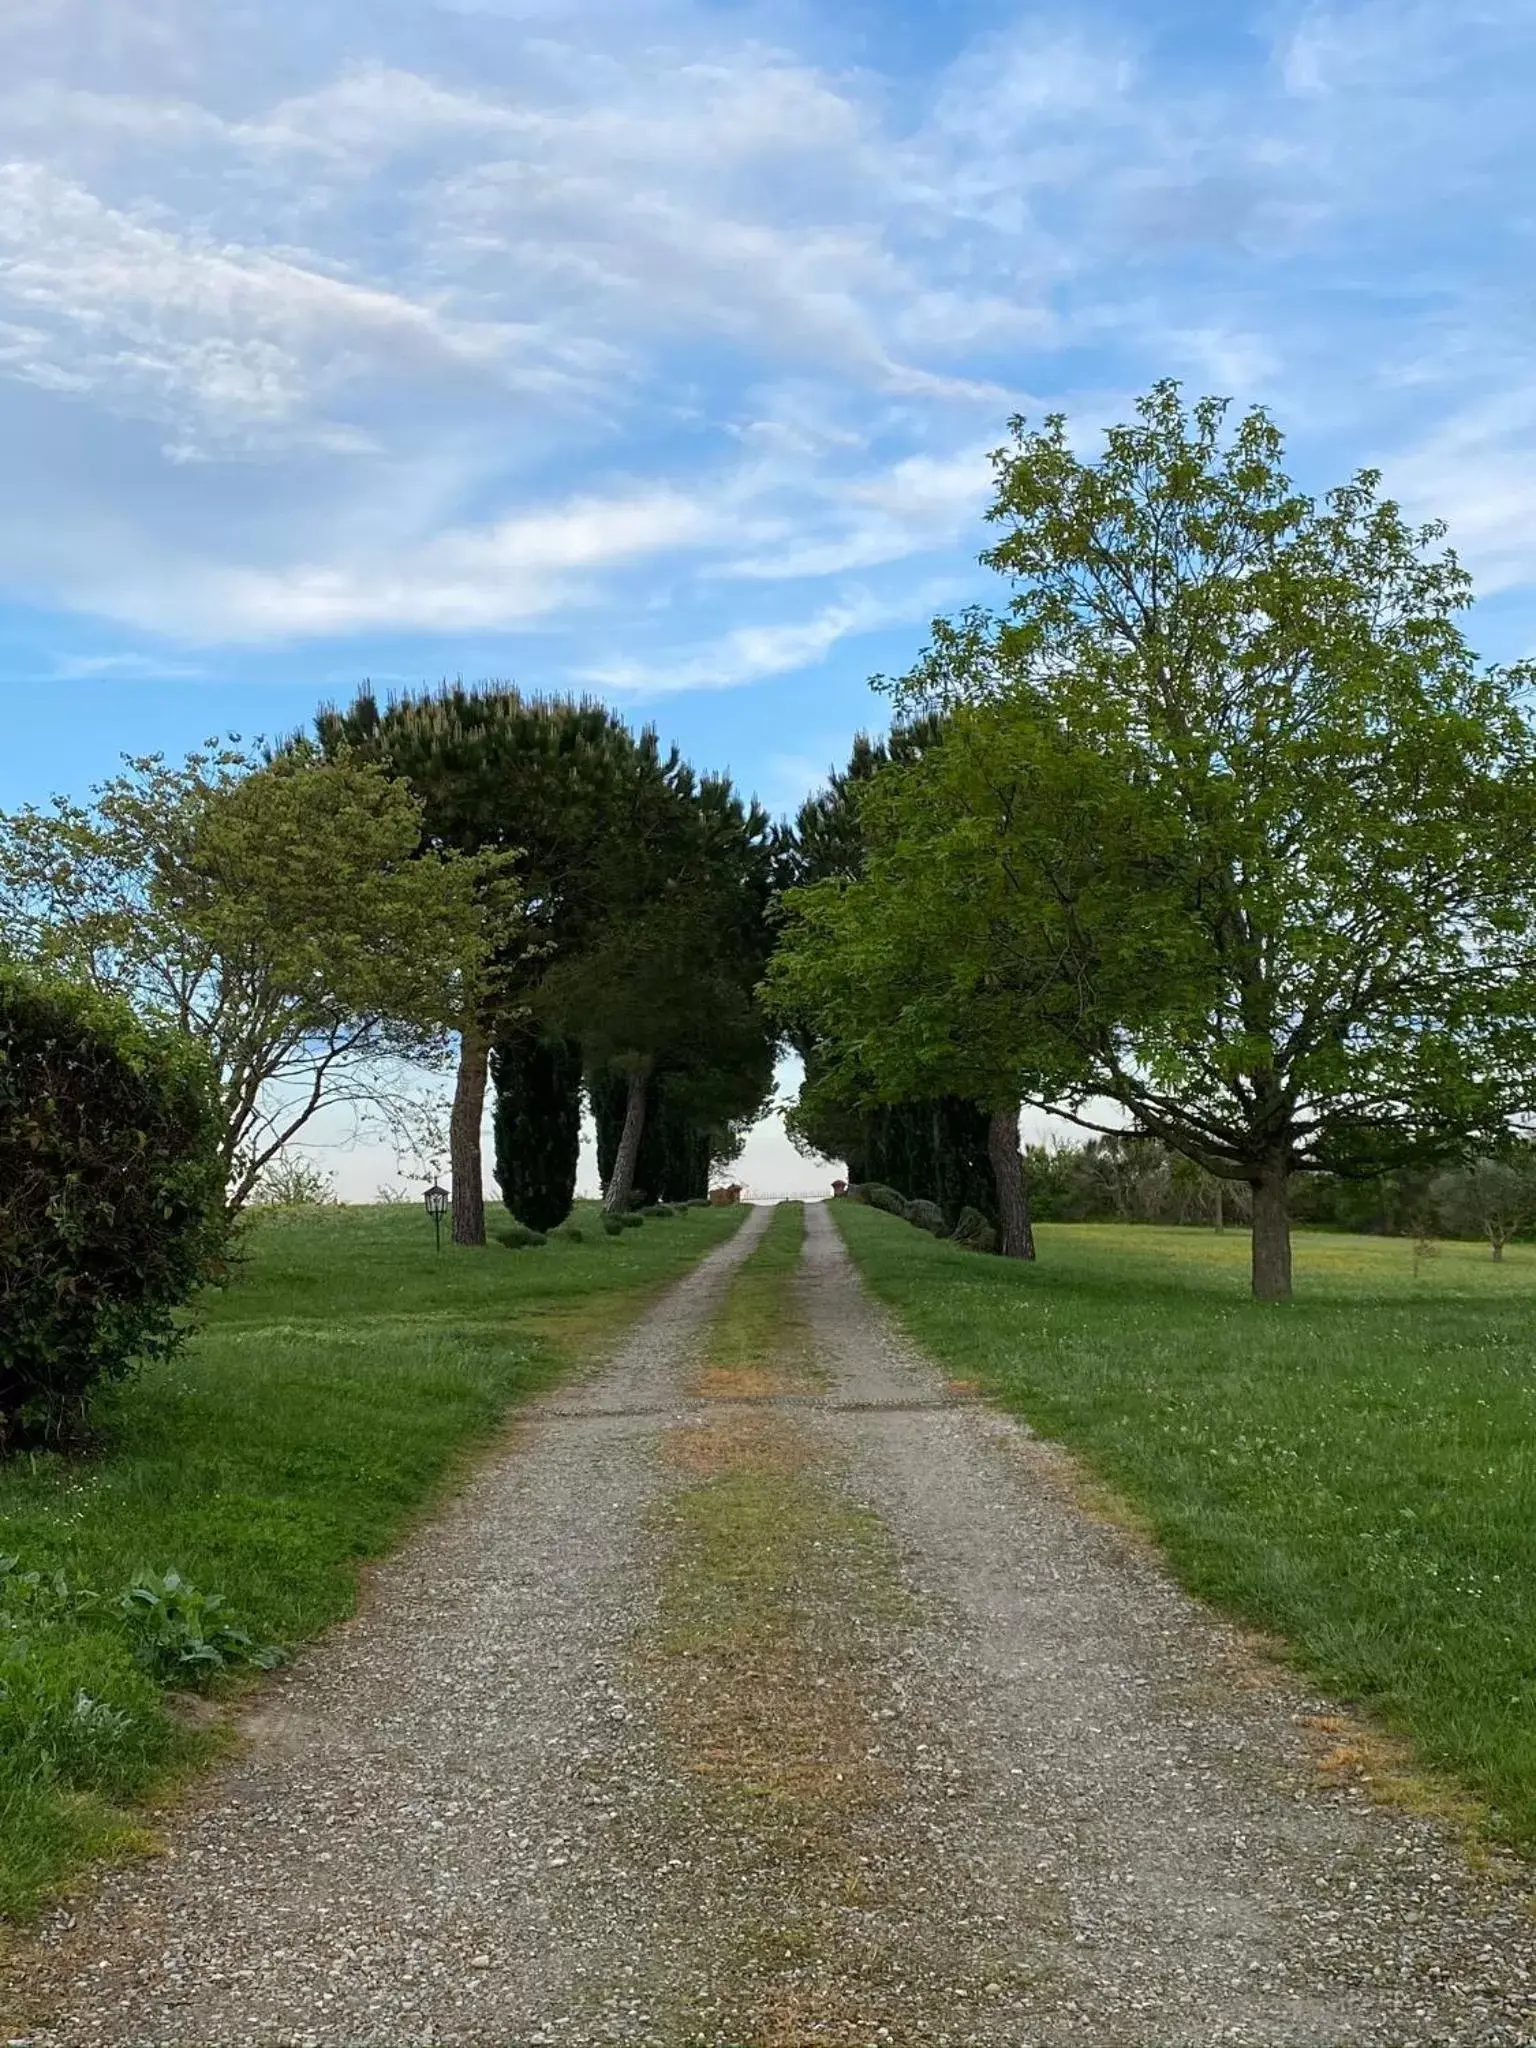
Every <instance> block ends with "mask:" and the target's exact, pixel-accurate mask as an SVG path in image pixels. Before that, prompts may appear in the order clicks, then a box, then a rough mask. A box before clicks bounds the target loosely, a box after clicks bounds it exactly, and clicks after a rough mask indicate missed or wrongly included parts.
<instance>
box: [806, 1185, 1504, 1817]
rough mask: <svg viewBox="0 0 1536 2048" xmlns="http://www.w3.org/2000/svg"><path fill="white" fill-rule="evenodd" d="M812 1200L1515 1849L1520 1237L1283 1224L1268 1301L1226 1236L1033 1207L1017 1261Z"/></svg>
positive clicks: (1001, 1388) (996, 1382) (973, 1368)
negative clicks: (1487, 1241)
mask: <svg viewBox="0 0 1536 2048" xmlns="http://www.w3.org/2000/svg"><path fill="white" fill-rule="evenodd" d="M834 1213H835V1215H836V1219H837V1223H838V1227H839V1228H840V1230H841V1231H842V1233H843V1236H844V1238H845V1240H846V1241H847V1243H848V1246H849V1249H850V1250H851V1252H852V1254H853V1256H854V1258H855V1260H856V1261H857V1263H858V1265H859V1267H860V1269H861V1270H862V1272H863V1273H864V1276H865V1278H866V1280H867V1281H868V1283H869V1285H870V1286H871V1288H872V1289H873V1291H874V1292H875V1294H876V1295H878V1296H879V1298H880V1299H881V1300H883V1301H884V1302H886V1303H887V1304H888V1305H889V1306H890V1307H891V1308H892V1309H893V1310H894V1311H895V1312H896V1313H897V1315H898V1316H899V1317H900V1319H901V1320H902V1322H903V1323H904V1324H905V1325H906V1327H907V1328H908V1329H909V1330H910V1331H911V1333H912V1334H913V1336H914V1337H916V1338H917V1339H918V1340H919V1342H921V1343H922V1344H923V1345H924V1346H925V1348H926V1349H927V1350H928V1351H929V1352H930V1354H931V1355H932V1356H933V1357H935V1358H936V1359H937V1360H938V1361H939V1362H940V1363H941V1364H943V1365H944V1366H945V1367H946V1368H947V1370H948V1371H949V1372H950V1373H951V1374H953V1375H954V1376H955V1377H957V1378H964V1379H973V1380H976V1381H979V1382H980V1384H981V1385H982V1386H983V1387H984V1388H985V1389H986V1390H987V1391H988V1392H989V1393H991V1394H993V1395H994V1396H996V1397H997V1398H999V1399H1000V1400H1001V1401H1002V1402H1003V1403H1004V1404H1005V1405H1007V1406H1008V1407H1010V1408H1013V1409H1015V1410H1016V1411H1018V1412H1019V1413H1021V1414H1022V1415H1024V1416H1025V1417H1026V1418H1027V1419H1028V1420H1029V1422H1030V1423H1032V1424H1033V1425H1034V1426H1035V1428H1036V1429H1038V1430H1040V1431H1041V1432H1042V1433H1044V1434H1045V1435H1047V1436H1049V1437H1053V1438H1056V1439H1058V1440H1059V1441H1061V1442H1062V1443H1064V1444H1066V1445H1067V1446H1068V1447H1069V1448H1070V1449H1072V1450H1073V1451H1076V1452H1079V1453H1081V1454H1083V1455H1084V1457H1085V1458H1086V1459H1087V1461H1088V1462H1089V1464H1090V1466H1091V1468H1092V1470H1093V1471H1094V1472H1095V1473H1096V1474H1097V1475H1098V1477H1099V1478H1100V1479H1101V1480H1103V1481H1107V1482H1108V1483H1109V1484H1110V1485H1111V1486H1112V1487H1114V1488H1115V1489H1116V1490H1117V1491H1118V1492H1119V1493H1121V1494H1123V1495H1124V1496H1125V1497H1126V1498H1127V1500H1128V1501H1129V1502H1130V1504H1131V1506H1132V1507H1133V1508H1134V1509H1135V1510H1137V1511H1138V1512H1139V1513H1140V1515H1142V1516H1144V1517H1145V1520H1146V1523H1147V1524H1148V1526H1149V1527H1150V1529H1151V1531H1152V1533H1153V1534H1154V1535H1155V1537H1156V1539H1157V1540H1158V1542H1159V1543H1160V1544H1161V1546H1162V1547H1163V1549H1164V1551H1165V1552H1166V1554H1167V1556H1168V1557H1169V1559H1170V1560H1171V1562H1172V1564H1173V1565H1174V1567H1175V1569H1176V1570H1177V1571H1178V1573H1179V1574H1180V1576H1181V1577H1182V1579H1183V1580H1184V1582H1185V1583H1186V1584H1187V1585H1188V1586H1190V1587H1191V1588H1192V1590H1194V1591H1195V1592H1197V1593H1199V1594H1201V1595H1202V1596H1203V1597H1205V1598H1206V1599H1209V1600H1211V1601H1214V1602H1215V1603H1217V1604H1218V1605H1220V1606H1222V1607H1224V1608H1225V1609H1227V1610H1228V1611H1229V1612H1231V1613H1233V1614H1236V1615H1238V1616H1239V1617H1241V1618H1242V1619H1244V1620H1245V1621H1247V1622H1248V1623H1250V1624H1252V1625H1255V1626H1257V1627H1258V1628H1260V1629H1262V1630H1264V1631H1266V1632H1267V1633H1269V1634H1272V1635H1274V1636H1277V1637H1279V1638H1280V1639H1282V1640H1283V1642H1284V1643H1285V1644H1286V1645H1287V1646H1288V1650H1289V1653H1290V1654H1291V1655H1292V1656H1294V1658H1295V1660H1296V1661H1297V1662H1298V1663H1299V1664H1300V1665H1301V1666H1302V1667H1304V1668H1305V1669H1306V1670H1308V1671H1309V1672H1311V1673H1313V1674H1315V1676H1316V1677H1317V1678H1318V1679H1320V1680H1321V1681H1322V1683H1323V1684H1324V1686H1326V1687H1327V1689H1328V1690H1329V1691H1331V1692H1332V1693H1334V1694H1336V1695H1338V1696H1341V1697H1342V1698H1343V1699H1345V1700H1347V1701H1350V1702H1353V1703H1356V1704H1358V1705H1359V1706H1361V1707H1363V1708H1364V1709H1366V1710H1368V1711H1369V1712H1370V1713H1371V1714H1372V1715H1373V1716H1374V1717H1378V1718H1379V1719H1380V1720H1381V1721H1382V1722H1383V1723H1384V1725H1385V1726H1386V1727H1387V1728H1388V1729H1389V1730H1392V1731H1394V1732H1395V1733H1397V1734H1398V1735H1400V1736H1404V1737H1407V1738H1409V1740H1410V1741H1411V1742H1412V1744H1413V1747H1414V1752H1415V1754H1416V1756H1417V1758H1418V1759H1420V1760H1421V1762H1422V1763H1423V1764H1424V1765H1427V1766H1428V1767H1430V1769H1431V1770H1432V1771H1438V1772H1444V1773H1447V1774H1449V1775H1450V1776H1451V1777H1452V1778H1454V1779H1455V1780H1456V1781H1457V1782H1459V1784H1460V1785H1462V1786H1463V1787H1465V1788H1466V1789H1467V1790H1468V1791H1470V1792H1471V1793H1472V1794H1474V1795H1475V1797H1476V1798H1477V1799H1478V1800H1479V1801H1482V1802H1485V1804H1486V1808H1487V1813H1486V1816H1485V1824H1486V1826H1487V1828H1488V1830H1489V1831H1490V1832H1491V1833H1492V1834H1493V1835H1494V1836H1495V1837H1497V1838H1500V1839H1503V1840H1506V1841H1509V1842H1511V1843H1513V1844H1516V1845H1518V1846H1520V1847H1522V1848H1524V1849H1525V1850H1526V1851H1527V1852H1529V1851H1530V1850H1531V1849H1533V1848H1536V1575H1533V1573H1532V1570H1531V1559H1532V1556H1533V1554H1536V1323H1533V1312H1536V1252H1533V1251H1532V1250H1531V1249H1529V1248H1527V1247H1523V1246H1520V1247H1512V1248H1511V1249H1510V1251H1509V1252H1508V1253H1507V1255H1506V1258H1505V1261H1504V1263H1503V1264H1502V1265H1501V1266H1496V1265H1494V1264H1493V1263H1492V1262H1491V1261H1489V1260H1488V1258H1487V1256H1486V1253H1484V1254H1482V1255H1481V1256H1479V1255H1478V1253H1477V1251H1476V1249H1475V1248H1474V1247H1471V1246H1466V1245H1454V1246H1452V1245H1445V1246H1441V1247H1440V1248H1439V1250H1438V1253H1437V1255H1436V1256H1434V1257H1433V1258H1429V1259H1422V1260H1419V1261H1415V1260H1414V1258H1413V1256H1412V1248H1411V1247H1410V1246H1409V1245H1407V1244H1403V1243H1400V1242H1396V1241H1392V1240H1374V1239H1360V1238H1345V1237H1324V1236H1322V1235H1320V1234H1319V1235H1303V1236H1301V1237H1300V1238H1299V1240H1298V1244H1297V1299H1296V1300H1295V1301H1294V1302H1291V1303H1288V1304H1284V1305H1273V1304H1263V1303H1256V1302H1253V1301H1251V1300H1250V1299H1248V1298H1247V1297H1246V1292H1245V1289H1246V1269H1247V1261H1248V1241H1247V1238H1246V1235H1245V1234H1243V1233H1241V1232H1231V1233H1228V1234H1226V1235H1224V1236H1218V1235H1217V1234H1216V1233H1214V1232H1204V1231H1174V1230H1155V1229H1138V1228H1131V1227H1121V1228H1115V1227H1106V1226H1085V1225H1078V1226H1069V1225H1054V1226H1052V1225H1047V1226H1045V1227H1043V1228H1042V1229H1041V1231H1040V1232H1039V1237H1040V1261H1039V1264H1038V1266H1036V1267H1034V1268H1030V1267H1024V1266H1016V1265H1013V1264H1011V1263H1005V1262H1004V1261H1002V1260H999V1259H987V1258H982V1257H979V1256H977V1255H975V1254H972V1253H967V1252H963V1251H960V1250H957V1249H956V1248H955V1247H953V1246H950V1245H947V1244H944V1243H941V1242H939V1241H937V1240H935V1239H933V1238H930V1237H928V1236H926V1235H925V1234H924V1233H923V1232H921V1231H918V1230H914V1229H912V1228H911V1227H910V1226H909V1225H907V1224H904V1223H902V1222H900V1221H899V1220H898V1219H896V1218H893V1217H890V1216H886V1215H882V1214H881V1213H879V1212H878V1211H876V1210H871V1209H865V1208H862V1207H858V1206H856V1205H849V1204H845V1203H839V1204H837V1205H836V1207H835V1211H834ZM1399 1775H1401V1774H1399Z"/></svg>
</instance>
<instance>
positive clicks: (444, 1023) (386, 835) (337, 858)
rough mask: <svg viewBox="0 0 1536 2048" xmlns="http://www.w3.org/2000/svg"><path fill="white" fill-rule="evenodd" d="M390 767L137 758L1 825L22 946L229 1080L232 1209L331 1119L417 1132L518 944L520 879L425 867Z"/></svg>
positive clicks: (15, 937) (14, 944)
mask: <svg viewBox="0 0 1536 2048" xmlns="http://www.w3.org/2000/svg"><path fill="white" fill-rule="evenodd" d="M421 822H422V821H421V813H420V811H419V809H418V807H417V805H416V803H415V802H414V800H413V799H412V797H411V795H410V792H409V791H408V790H407V789H406V788H405V787H404V786H403V785H402V784H400V783H398V782H396V781H393V780H391V779H390V778H389V777H388V776H387V775H386V774H385V773H384V772H383V771H382V769H380V768H379V767H377V766H372V765H369V764H367V763H365V762H361V761H355V760H338V761H333V762H327V761H324V760H322V759H321V758H320V757H319V756H318V755H317V754H316V752H315V751H314V749H313V748H309V747H305V746H302V745H301V746H296V747H292V748H289V749H287V750H285V751H284V752H282V753H280V754H278V755H277V756H276V757H275V758H271V759H268V758H264V757H262V756H259V755H256V754H253V753H249V752H245V751H242V750H241V749H240V748H239V747H238V746H237V745H233V744H231V745H229V746H224V747H219V746H216V745H214V744H212V743H210V747H209V748H208V749H207V750H205V751H204V752H202V753H198V754H193V755H191V756H189V757H188V759H187V760H186V761H185V762H184V763H182V764H180V765H172V764H169V763H167V762H166V761H165V760H163V759H162V758H160V757H158V756H153V757H148V758H145V759H142V760H135V761H131V762H129V763H128V764H127V767H126V769H125V772H124V773H123V774H121V775H119V776H116V777H114V778H113V779H111V780H110V781H108V782H106V783H104V784H103V785H102V786H101V787H100V788H99V789H98V790H97V791H96V792H95V795H94V800H93V801H92V802H91V803H89V804H83V805H82V804H75V803H71V802H68V801H65V800H64V799H56V800H55V802H54V803H53V804H52V805H51V806H50V807H49V808H48V809H46V810H39V809H36V808H32V807H28V808H26V809H24V810H21V811H18V812H15V813H13V814H11V815H10V816H7V817H4V818H0V918H3V922H4V929H5V934H6V942H7V945H8V947H9V948H10V950H11V951H12V952H13V953H14V954H16V955H18V956H20V957H22V958H24V959H28V960H30V961H32V962H34V963H35V964H38V965H41V966H45V967H52V968H57V969H59V970H61V971H62V972H64V973H65V974H67V975H70V976H72V977H74V978H75V979H77V980H81V981H84V982H87V983H89V984H90V985H92V986H94V987H96V988H98V989H101V990H103V991H105V992H109V993H114V994H119V995H122V996H125V997H127V998H128V1000H129V1001H130V1002H131V1003H132V1004H133V1006H134V1007H135V1009H136V1010H137V1011H138V1012H139V1013H140V1015H142V1016H145V1017H147V1018H149V1019H151V1020H154V1021H157V1022H163V1023H168V1024H172V1025H175V1026H176V1027H178V1028H179V1029H180V1030H182V1031H184V1032H186V1033H188V1034H189V1035H190V1036H191V1037H192V1038H194V1039H196V1040H198V1041H199V1043H200V1044H201V1045H203V1047H204V1048H205V1049H206V1050H207V1052H208V1053H209V1055H210V1056H211V1057H212V1060H213V1062H214V1065H215V1066H216V1068H217V1070H218V1073H219V1110H220V1115H221V1119H222V1125H223V1141H222V1142H223V1158H224V1169H225V1175H226V1180H227V1185H228V1199H229V1206H230V1209H231V1210H232V1211H234V1210H238V1209H239V1208H240V1207H241V1206H242V1205H243V1204H244V1202H245V1201H246V1199H247V1198H248V1197H249V1195H250V1193H251V1191H252V1190H253V1188H254V1187H255V1186H256V1184H257V1182H258V1181H259V1180H260V1178H261V1175H262V1173H263V1171H264V1170H265V1169H266V1168H267V1166H268V1165H269V1164H270V1162H271V1161H272V1160H274V1159H275V1158H276V1157H277V1156H278V1155H279V1154H280V1153H281V1151H282V1149H283V1147H284V1146H285V1145H287V1144H288V1143H290V1142H291V1141H292V1140H293V1139H294V1138H295V1137H297V1136H298V1135H299V1134H300V1132H302V1131H303V1130H304V1128H305V1127H306V1126H307V1125H308V1124H309V1122H310V1121H311V1119H312V1118H313V1117H314V1116H315V1115H316V1113H317V1112H318V1111H319V1110H320V1108H321V1107H322V1106H323V1105H326V1104H331V1105H336V1104H340V1103H351V1104H352V1105H353V1106H354V1107H355V1108H357V1109H358V1110H359V1111H360V1112H361V1113H363V1114H364V1115H371V1116H375V1117H382V1118H384V1119H386V1120H393V1119H397V1118H398V1116H399V1115H400V1114H401V1113H402V1110H403V1107H404V1098H402V1096H401V1094H400V1093H399V1091H398V1090H396V1089H395V1088H394V1087H393V1086H392V1084H391V1078H390V1076H391V1064H390V1063H391V1062H392V1061H394V1060H396V1059H398V1058H401V1057H410V1058H421V1057H431V1056H432V1055H433V1054H434V1053H435V1052H439V1051H440V1050H441V1049H442V1047H443V1044H444V1040H445V1034H446V1032H447V1029H448V1027H449V1026H450V1025H451V1023H452V1022H453V1021H454V1020H455V1018H456V1017H457V1014H458V1012H459V1010H460V1008H461V1007H462V1004H463V1002H464V991H465V990H466V988H469V987H473V986H475V985H476V984H477V983H478V980H479V978H480V977H481V975H482V974H483V972H484V971H485V968H486V965H487V963H488V961H489V960H490V958H491V957H492V956H493V954H494V951H495V949H496V947H497V945H498V943H499V942H500V937H501V934H502V933H503V932H504V931H505V930H506V929H509V928H510V924H511V921H512V918H513V914H514V912H513V905H512V901H511V899H510V896H509V893H508V890H507V886H506V879H505V871H504V867H503V866H502V864H500V863H498V862H496V861H495V860H494V859H492V860H490V861H487V860H486V859H484V858H482V857H479V856H475V857H470V856H465V855H460V854H456V853H442V854H439V853H436V852H433V853H431V854H429V855H428V856H427V857H425V858H423V857H422V854H421Z"/></svg>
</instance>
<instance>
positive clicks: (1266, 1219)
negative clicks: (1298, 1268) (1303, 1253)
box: [1253, 1163, 1291, 1301]
mask: <svg viewBox="0 0 1536 2048" xmlns="http://www.w3.org/2000/svg"><path fill="white" fill-rule="evenodd" d="M1289 1183H1290V1174H1289V1172H1288V1171H1287V1169H1286V1168H1285V1167H1284V1166H1283V1165H1279V1164H1274V1163H1272V1164H1270V1165H1268V1166H1266V1167H1264V1168H1263V1169H1262V1170H1261V1171H1260V1172H1259V1173H1257V1174H1255V1175H1254V1178H1253V1294H1254V1299H1255V1300H1256V1301H1289V1300H1290V1298H1291V1207H1290V1199H1289Z"/></svg>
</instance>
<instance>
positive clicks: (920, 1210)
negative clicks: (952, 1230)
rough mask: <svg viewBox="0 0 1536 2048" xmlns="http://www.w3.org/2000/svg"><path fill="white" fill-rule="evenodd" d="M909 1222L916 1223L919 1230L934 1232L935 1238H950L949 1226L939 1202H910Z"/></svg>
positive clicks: (908, 1205) (908, 1208)
mask: <svg viewBox="0 0 1536 2048" xmlns="http://www.w3.org/2000/svg"><path fill="white" fill-rule="evenodd" d="M907 1221H908V1222H909V1223H915V1224H916V1225H917V1228H918V1229H919V1230H929V1231H932V1233H933V1235H934V1236H935V1237H948V1235H949V1225H948V1223H947V1222H946V1221H945V1218H944V1211H943V1210H942V1209H941V1208H940V1207H939V1205H938V1203H937V1202H922V1201H917V1202H908V1204H907Z"/></svg>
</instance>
